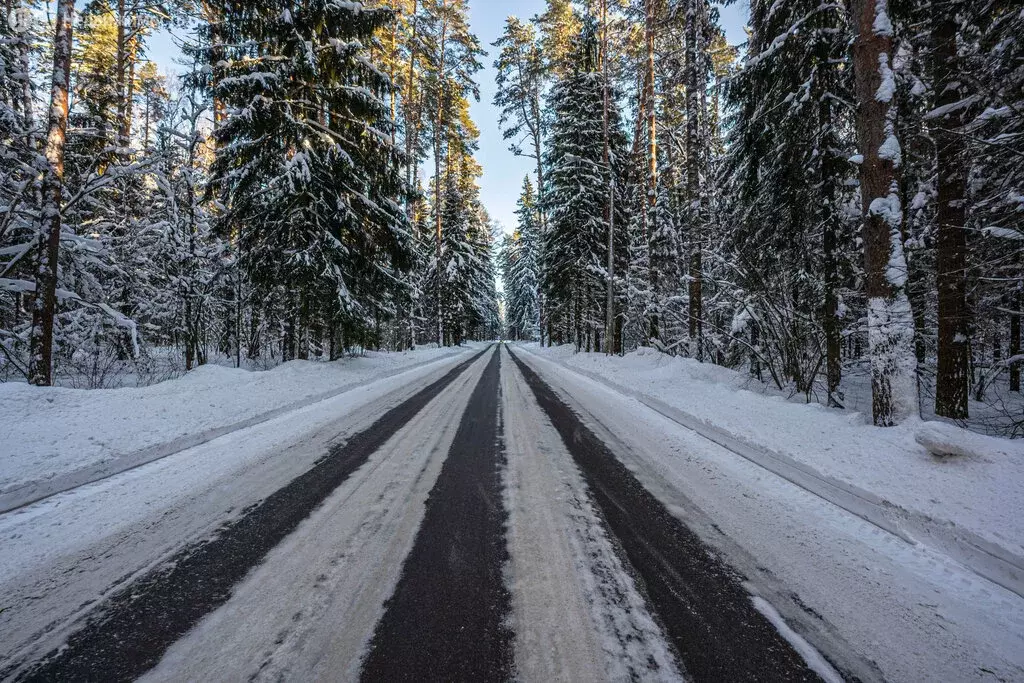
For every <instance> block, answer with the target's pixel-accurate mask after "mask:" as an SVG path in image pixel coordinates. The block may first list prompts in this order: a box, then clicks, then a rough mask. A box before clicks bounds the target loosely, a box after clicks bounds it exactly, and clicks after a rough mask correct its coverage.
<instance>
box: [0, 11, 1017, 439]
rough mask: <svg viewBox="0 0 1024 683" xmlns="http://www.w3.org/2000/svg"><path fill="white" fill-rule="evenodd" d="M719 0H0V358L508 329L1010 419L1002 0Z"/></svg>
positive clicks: (11, 372) (824, 395) (140, 356)
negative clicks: (502, 179) (486, 193)
mask: <svg viewBox="0 0 1024 683" xmlns="http://www.w3.org/2000/svg"><path fill="white" fill-rule="evenodd" d="M490 1H491V0H477V2H490ZM741 1H742V2H744V3H745V5H744V6H746V4H749V17H748V20H747V26H748V28H747V36H746V42H745V43H743V44H739V45H731V44H729V42H728V41H727V40H726V37H725V33H724V32H723V30H722V28H721V26H720V21H719V9H718V7H717V5H716V4H714V3H711V2H709V1H708V0H578V1H572V0H547V2H546V7H545V10H544V11H543V12H542V13H539V14H537V15H535V16H523V17H516V16H510V17H509V18H508V19H507V22H506V25H505V28H504V32H503V34H502V35H501V37H500V39H499V40H497V41H496V42H495V43H494V44H493V45H484V44H482V43H481V41H480V40H479V39H478V38H477V37H476V36H475V35H474V33H473V31H472V29H471V27H470V22H469V6H468V5H469V0H364V1H363V2H361V3H360V2H338V1H336V0H201V1H200V0H165V1H163V2H157V1H154V0H88V1H87V2H75V0H56V1H53V2H49V3H47V2H43V1H40V0H2V4H3V10H4V12H5V16H6V17H7V18H8V19H9V20H8V21H5V22H4V23H3V24H2V26H0V143H2V147H0V377H2V379H4V380H10V381H19V380H20V381H28V382H30V383H33V384H37V385H50V384H54V383H78V384H80V385H86V386H96V387H99V386H108V385H110V383H111V382H113V381H115V380H116V375H117V373H120V372H123V371H124V368H126V367H130V368H132V369H133V370H132V372H134V373H135V374H137V375H138V376H146V377H148V378H149V379H150V380H153V381H155V380H156V379H159V378H160V374H161V373H164V372H170V371H173V369H175V368H177V369H180V370H182V371H184V370H189V369H192V368H195V367H197V366H200V365H203V364H205V363H207V362H211V360H212V359H214V358H216V359H222V360H225V359H226V360H229V361H230V362H233V363H234V364H237V365H240V366H241V365H246V366H252V365H260V364H271V363H277V362H281V361H288V360H293V359H325V360H327V359H331V360H333V359H336V358H338V357H340V356H342V355H343V354H345V353H348V352H351V351H353V350H359V349H387V350H404V349H409V348H412V347H414V346H417V345H424V344H431V343H434V344H439V345H457V344H460V343H462V342H464V341H467V340H478V339H493V338H498V337H501V336H503V335H504V336H505V337H507V338H510V339H514V340H537V341H540V343H542V344H545V345H548V344H552V345H553V344H573V345H575V347H576V349H577V350H579V351H581V352H594V353H608V354H623V353H629V352H631V351H633V350H635V349H637V348H639V347H645V346H647V347H653V348H656V349H659V350H661V351H663V352H665V353H668V354H674V355H682V356H687V357H690V358H694V359H697V360H699V361H702V362H704V363H709V364H718V365H722V366H727V367H730V368H736V369H741V370H742V371H744V372H749V374H750V375H751V376H752V377H754V378H756V379H757V380H759V381H761V382H764V383H766V384H769V385H772V386H775V387H777V388H779V389H782V390H785V391H789V392H791V393H793V394H799V395H804V396H806V397H807V399H808V400H816V401H820V402H821V403H824V404H827V405H829V406H834V407H844V406H845V404H846V402H847V395H848V392H849V391H850V387H852V386H855V385H856V380H859V379H863V384H864V385H865V386H867V385H869V386H870V389H869V392H870V397H871V405H870V412H871V413H872V415H873V419H874V422H875V424H877V425H882V426H887V425H894V424H898V423H900V422H903V421H905V420H906V419H908V418H910V417H912V416H916V415H918V414H919V413H920V412H922V411H927V412H929V413H932V412H933V413H934V414H936V415H939V416H942V417H946V418H951V419H954V420H958V421H967V420H970V419H972V417H975V416H972V410H977V409H981V410H983V412H984V413H985V415H987V416H990V417H991V419H992V422H991V423H990V424H980V425H978V424H977V423H973V424H972V426H980V427H981V428H985V429H991V430H995V431H999V432H1000V433H1003V434H1006V435H1018V436H1019V435H1021V434H1022V433H1024V414H1022V413H1024V410H1022V405H1024V403H1022V402H1021V398H1020V391H1021V368H1022V366H1024V352H1022V350H1021V315H1022V312H1024V42H1022V40H1021V38H1020V36H1021V35H1022V34H1024V12H1022V11H1021V8H1020V6H1019V4H1018V3H1016V2H1012V1H1011V0H835V1H829V0H787V1H785V2H779V1H777V0H749V2H746V0H741ZM725 4H727V5H728V4H731V3H729V2H727V3H725ZM508 11H509V12H510V13H511V14H513V15H514V14H515V12H516V8H515V3H514V2H511V3H508ZM167 31H171V32H172V33H174V34H175V35H176V36H178V38H179V40H180V43H181V54H182V58H181V60H180V61H181V62H182V66H181V69H182V73H181V75H180V77H178V76H175V77H170V76H167V75H165V74H164V73H162V72H161V71H160V70H159V69H158V68H157V66H156V65H155V64H154V62H153V61H151V60H150V57H149V51H148V49H149V41H150V40H151V39H152V37H153V36H154V35H156V34H157V33H158V32H167ZM491 63H493V65H494V68H495V70H496V74H497V76H496V79H497V83H496V85H497V95H496V96H495V98H494V101H493V105H494V107H495V109H496V110H497V112H498V115H499V116H500V124H501V129H502V131H503V133H504V135H505V138H506V140H507V142H508V145H509V148H510V150H511V152H512V153H513V154H515V155H518V156H523V157H526V158H528V159H529V162H530V167H531V169H532V170H531V172H530V174H529V175H528V176H527V177H526V178H524V179H523V180H522V185H521V187H520V188H519V192H520V199H519V203H518V207H519V208H518V211H517V213H516V225H510V226H505V227H506V228H507V229H508V232H507V233H503V231H502V229H501V227H500V226H498V225H497V224H496V222H495V221H493V220H492V219H491V217H490V216H489V215H488V212H487V209H486V207H485V206H484V205H483V202H482V199H481V196H480V187H479V182H478V181H479V179H480V177H481V174H482V171H483V169H482V168H481V166H480V163H479V162H478V160H477V159H476V158H475V152H476V151H477V149H478V143H479V136H480V133H479V131H478V129H477V126H476V124H475V123H474V121H473V119H472V117H471V116H470V103H471V102H472V101H474V100H477V99H479V97H480V88H479V78H480V72H481V70H482V69H483V67H484V65H485V64H491ZM499 283H500V287H499ZM169 359H170V360H169ZM168 363H170V365H168ZM169 367H170V368H171V370H168V368H169ZM992 416H995V417H992Z"/></svg>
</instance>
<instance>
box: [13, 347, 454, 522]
mask: <svg viewBox="0 0 1024 683" xmlns="http://www.w3.org/2000/svg"><path fill="white" fill-rule="evenodd" d="M469 350H470V349H469V348H455V349H452V348H441V349H438V348H424V349H418V350H416V351H411V352H404V353H375V352H367V353H366V354H365V355H362V356H357V357H354V358H345V359H342V360H339V361H335V362H332V363H322V362H312V361H292V362H289V363H285V364H283V365H279V366H277V367H276V368H274V369H272V370H266V371H249V370H238V369H233V368H225V367H222V366H218V365H205V366H202V367H200V368H197V369H196V370H193V371H192V372H190V373H188V374H187V375H185V376H184V377H181V378H179V379H173V380H168V381H166V382H161V383H159V384H155V385H152V386H148V387H141V388H123V389H95V390H87V389H68V388H59V387H50V388H37V387H32V386H29V385H27V384H24V383H21V382H4V383H0V510H3V509H5V508H6V507H7V506H4V505H2V503H3V499H4V498H5V497H7V498H10V499H11V501H13V502H14V503H17V504H20V503H21V502H22V501H21V500H20V499H19V496H18V492H19V490H22V489H27V488H28V487H30V486H35V487H39V486H42V487H43V490H42V491H41V492H40V493H44V494H45V493H49V491H48V490H46V486H47V484H48V483H49V484H52V485H53V486H55V487H56V490H61V489H62V488H65V486H61V485H60V483H59V482H56V481H55V480H56V479H60V478H61V477H64V478H66V479H67V482H68V483H70V484H72V485H77V484H79V483H82V482H84V481H89V480H92V479H95V478H96V477H97V475H99V476H105V475H109V474H111V473H113V472H116V471H120V470H123V469H126V468H129V467H133V466H137V465H139V464H142V463H144V462H147V461H149V460H152V459H154V458H158V457H161V456H164V455H166V454H168V453H173V452H177V451H180V450H182V449H183V448H188V447H191V446H195V445H198V444H199V443H203V442H204V441H208V440H209V439H211V438H214V437H216V436H220V435H222V434H224V433H227V432H230V431H232V430H233V429H237V428H239V427H243V426H250V425H252V424H255V423H257V422H261V421H264V420H266V419H269V418H270V417H274V416H276V415H280V414H282V413H284V412H286V411H289V410H294V409H297V408H300V407H302V406H305V405H309V404H311V403H315V402H317V401H320V400H323V399H325V398H328V397H330V396H334V395H336V394H338V393H343V392H345V391H349V390H351V389H353V388H355V387H358V386H360V385H363V384H366V383H367V382H371V381H376V380H379V379H382V378H384V377H388V376H390V375H393V374H395V373H400V372H403V371H406V370H409V369H411V368H414V367H417V366H419V365H422V364H424V363H430V362H433V361H438V360H441V359H444V358H449V357H451V356H453V355H455V354H460V353H467V352H468V351H469ZM76 474H78V475H79V476H78V478H77V479H76V478H75V476H76ZM37 497H38V495H37V494H34V495H31V496H30V497H29V498H28V500H32V499H34V498H37ZM16 499H18V500H16Z"/></svg>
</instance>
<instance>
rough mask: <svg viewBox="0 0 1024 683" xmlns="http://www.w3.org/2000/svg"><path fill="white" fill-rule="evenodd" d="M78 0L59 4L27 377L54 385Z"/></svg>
mask: <svg viewBox="0 0 1024 683" xmlns="http://www.w3.org/2000/svg"><path fill="white" fill-rule="evenodd" d="M74 14H75V2H74V0H59V1H58V3H57V16H56V22H55V23H56V29H55V31H54V37H53V76H52V79H51V86H50V114H49V123H48V132H47V136H46V161H47V169H46V173H45V175H44V177H43V188H42V196H43V207H42V212H41V217H42V222H41V225H40V230H39V264H38V268H37V270H36V283H35V284H36V287H35V301H34V303H33V307H32V334H31V337H30V341H29V355H30V358H29V371H28V380H29V382H30V383H32V384H35V385H37V386H50V385H51V384H53V323H54V317H55V316H56V312H57V262H58V259H59V257H60V231H61V208H62V206H61V205H62V203H63V194H64V144H65V141H66V140H67V130H68V89H69V87H70V83H71V41H72V30H73V29H72V26H73V22H74Z"/></svg>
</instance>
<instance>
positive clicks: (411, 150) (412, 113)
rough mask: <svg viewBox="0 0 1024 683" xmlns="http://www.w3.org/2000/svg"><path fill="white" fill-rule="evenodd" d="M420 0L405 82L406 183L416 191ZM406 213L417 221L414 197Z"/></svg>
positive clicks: (415, 1) (414, 15) (414, 8)
mask: <svg viewBox="0 0 1024 683" xmlns="http://www.w3.org/2000/svg"><path fill="white" fill-rule="evenodd" d="M419 13H420V0H413V3H412V40H411V41H410V43H409V73H408V79H407V82H406V84H405V92H406V94H405V104H404V106H403V109H404V110H405V111H404V113H405V184H406V189H407V190H408V191H409V192H413V191H415V189H416V188H415V186H414V185H413V183H414V182H415V178H414V177H413V172H414V169H415V167H416V165H417V163H416V139H417V136H418V132H419V126H420V120H419V117H418V116H417V115H416V114H417V112H418V111H419V108H418V105H417V104H416V57H417V55H418V52H417V41H418V39H419V38H418V33H419V21H420V19H419ZM406 214H407V215H408V216H409V220H410V221H413V222H415V220H416V217H415V215H414V214H415V202H413V201H412V197H411V195H410V198H409V199H408V200H407V202H406Z"/></svg>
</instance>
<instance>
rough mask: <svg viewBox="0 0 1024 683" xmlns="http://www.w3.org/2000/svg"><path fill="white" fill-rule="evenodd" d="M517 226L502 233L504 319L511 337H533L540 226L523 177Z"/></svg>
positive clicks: (535, 331) (537, 307)
mask: <svg viewBox="0 0 1024 683" xmlns="http://www.w3.org/2000/svg"><path fill="white" fill-rule="evenodd" d="M516 216H517V218H518V224H517V226H516V229H515V230H514V231H513V232H512V233H510V234H507V235H505V238H504V240H503V242H502V250H501V261H500V265H501V277H502V281H503V282H504V284H505V321H506V328H507V330H508V333H509V336H510V337H511V338H512V339H536V338H537V335H538V333H539V329H540V302H539V296H538V294H539V293H538V284H539V271H538V267H539V262H538V253H537V252H538V248H539V246H540V245H539V239H540V225H539V220H538V211H537V204H536V198H535V194H534V189H533V184H532V183H531V182H530V178H529V176H527V177H526V178H524V179H523V190H522V192H521V193H520V195H519V202H518V204H517V209H516Z"/></svg>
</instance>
